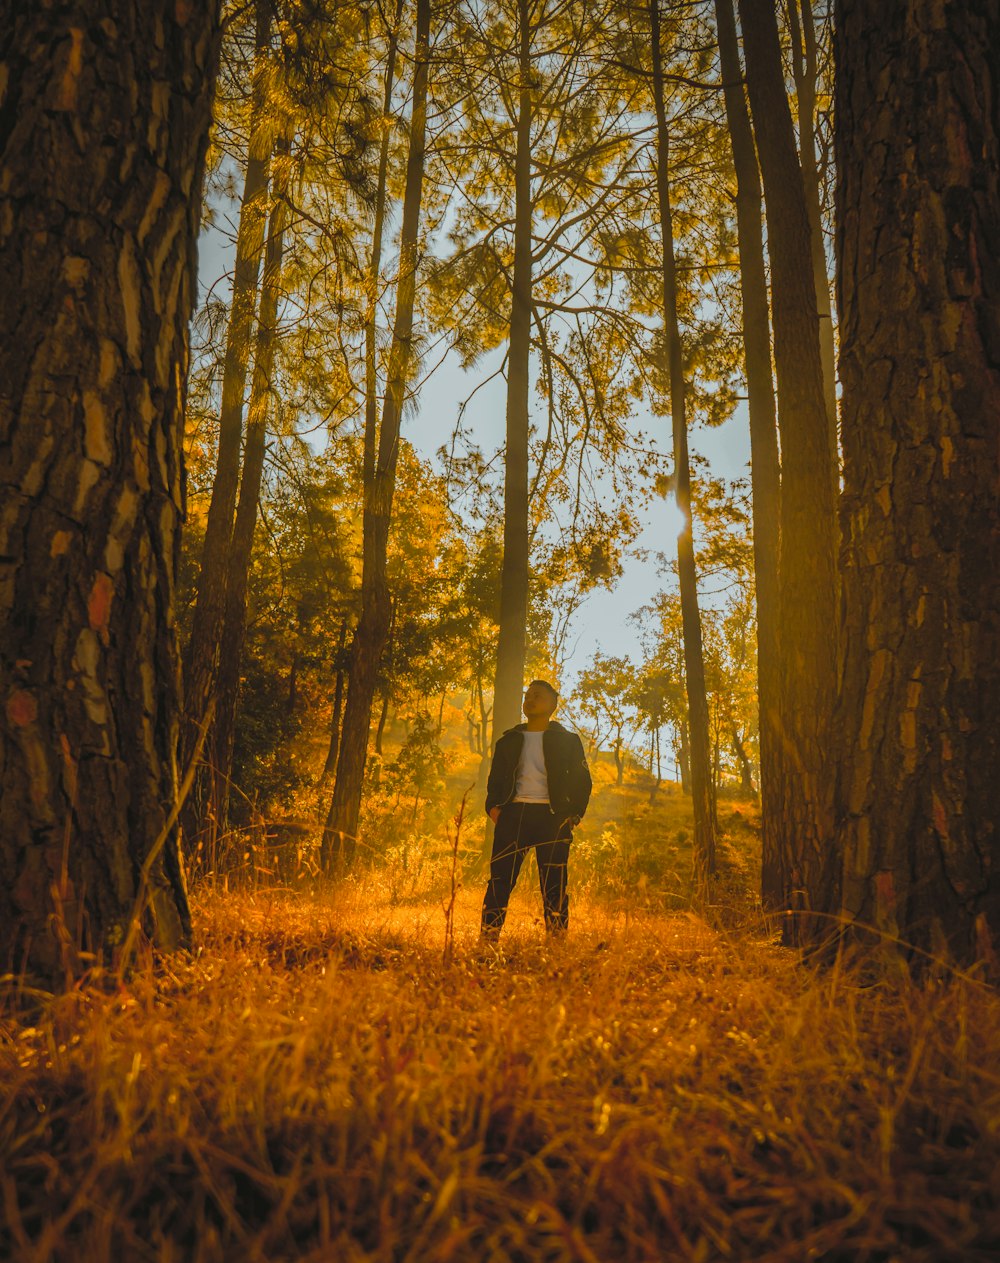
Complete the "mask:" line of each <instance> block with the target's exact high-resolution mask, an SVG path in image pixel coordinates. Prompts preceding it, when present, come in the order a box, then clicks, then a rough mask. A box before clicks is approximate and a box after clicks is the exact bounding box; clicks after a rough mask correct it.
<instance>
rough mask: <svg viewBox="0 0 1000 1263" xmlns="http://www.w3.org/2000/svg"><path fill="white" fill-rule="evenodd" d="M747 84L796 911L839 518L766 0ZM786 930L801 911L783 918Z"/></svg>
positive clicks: (825, 750)
mask: <svg viewBox="0 0 1000 1263" xmlns="http://www.w3.org/2000/svg"><path fill="white" fill-rule="evenodd" d="M739 9H740V18H741V24H742V30H743V49H744V53H745V56H746V66H747V89H748V93H749V97H750V108H751V112H752V114H753V126H754V134H755V136H756V139H757V152H758V155H759V158H760V169H761V176H762V179H763V185H764V200H765V204H766V208H767V249H768V257H769V259H770V264H771V309H772V317H773V327H774V363H775V372H776V376H777V395H778V427H779V433H780V439H781V525H780V534H781V542H780V552H779V565H778V614H779V622H780V626H781V637H782V640H781V682H780V683H781V691H780V695H779V706H778V724H779V734H780V741H781V759H780V763H779V765H778V778H779V784H780V802H779V810H778V811H777V812H776V813H775V815H774V818H773V823H774V830H773V831H772V832H769V833H768V834H767V835H765V840H773V842H774V846H775V853H774V854H768V853H765V855H764V876H763V881H762V887H763V892H764V894H765V898H766V899H767V902H768V903H769V904H771V906H776V907H779V908H792V909H796V910H799V911H801V910H802V909H803V906H804V900H805V899H807V898H808V892H809V891H810V890H813V889H816V888H820V887H823V886H824V885H825V883H826V881H827V879H828V875H829V873H830V871H831V870H832V869H833V868H835V860H834V856H833V854H832V852H831V849H830V838H831V836H832V832H833V819H834V818H833V782H834V777H833V770H832V766H831V761H830V757H829V752H830V750H831V748H832V747H833V739H834V738H833V724H832V715H833V707H834V701H835V696H836V688H837V622H838V610H837V573H836V558H837V520H836V510H835V503H834V485H835V481H836V479H835V474H834V472H833V470H832V469H831V451H830V430H829V418H828V416H827V411H826V399H825V395H824V388H823V367H822V360H821V355H820V344H819V317H818V315H817V309H816V286H815V283H814V279H813V276H814V274H813V264H812V250H811V236H810V226H809V217H808V214H807V211H806V206H805V194H804V191H803V183H802V172H801V169H800V167H799V161H798V157H797V154H796V148H795V135H794V130H793V127H792V119H791V113H790V111H789V107H788V97H787V95H786V93H785V82H784V75H783V71H782V64H781V48H780V44H779V41H778V27H777V19H776V17H775V11H774V5H773V4H772V2H771V0H740V5H739ZM785 924H786V933H788V934H789V935H791V936H792V937H794V936H795V935H796V934H798V932H799V929H800V927H803V928H802V932H803V933H804V934H805V935H806V936H807V937H808V934H809V930H808V928H806V927H804V923H803V920H802V918H786V922H785Z"/></svg>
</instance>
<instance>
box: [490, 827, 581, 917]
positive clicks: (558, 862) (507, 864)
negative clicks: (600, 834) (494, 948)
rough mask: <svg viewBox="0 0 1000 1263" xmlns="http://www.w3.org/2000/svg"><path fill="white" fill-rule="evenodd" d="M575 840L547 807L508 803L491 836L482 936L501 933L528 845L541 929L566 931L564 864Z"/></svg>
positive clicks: (566, 909) (566, 901) (566, 903)
mask: <svg viewBox="0 0 1000 1263" xmlns="http://www.w3.org/2000/svg"><path fill="white" fill-rule="evenodd" d="M572 836H573V831H572V827H571V826H570V824H569V822H568V821H560V820H557V819H556V817H555V816H554V815H553V814H552V812H551V810H550V809H549V805H548V803H507V804H505V806H503V807H501V808H500V819H499V820H498V821H497V824H496V829H495V831H494V834H493V855H492V857H491V859H490V880H489V885H488V886H487V887H486V898H485V899H484V900H483V933H484V934H487V935H492V936H495V935H497V934H499V933H500V931H501V930H502V929H503V923H504V919H505V918H506V916H507V904H508V902H509V901H510V892H511V891H512V890H513V889H514V885H515V883H516V882H517V877H518V874H519V873H520V871H521V865H522V864H523V863H524V859H525V856H526V855H527V854H528V851H529V850H530V849H531V847H534V848H535V858H536V859H537V860H538V884H539V886H541V888H542V907H543V908H544V910H545V928H546V929H547V930H549V931H552V930H565V929H566V927H567V925H568V924H569V895H568V893H567V890H566V865H567V862H568V860H569V844H570V841H571V839H572Z"/></svg>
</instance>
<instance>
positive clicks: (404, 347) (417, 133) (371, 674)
mask: <svg viewBox="0 0 1000 1263" xmlns="http://www.w3.org/2000/svg"><path fill="white" fill-rule="evenodd" d="M429 44H430V0H417V30H416V59H415V67H414V78H413V108H412V114H411V119H410V148H409V153H408V155H407V164H406V186H405V189H404V193H403V217H402V224H401V229H400V262H399V281H398V285H397V290H396V320H395V325H394V328H393V335H392V348H391V351H390V356H389V370H388V377H387V381H386V391H385V400H384V402H383V407H382V424H381V426H380V429H379V441H378V452H377V455H376V464H375V469H374V473H373V476H372V483H371V486H370V488H369V489H368V490H367V491H366V494H365V507H364V522H363V528H362V533H363V544H362V547H363V559H362V578H361V614H360V617H359V619H358V626H357V629H356V630H355V633H354V641H353V645H352V651H351V668H350V674H349V678H348V686H347V705H346V707H345V709H344V726H343V732H342V734H341V741H340V757H339V759H338V762H337V781H336V784H335V786H334V790H333V798H332V801H331V803H330V811H329V813H328V816H327V821H326V827H325V829H324V831H323V846H322V858H323V863H324V867H326V868H328V867H329V866H330V863H331V861H332V858H333V856H334V854H335V853H339V854H340V856H341V857H342V859H343V861H344V862H345V863H347V864H349V863H350V862H351V861H352V860H353V857H354V852H355V848H356V845H357V830H358V818H359V815H360V812H361V791H362V787H363V784H364V773H365V761H366V759H367V756H368V737H369V732H370V729H371V713H372V699H373V698H374V696H375V686H376V683H377V680H378V670H379V664H380V662H381V660H382V653H383V650H384V649H385V645H386V641H387V639H388V636H389V624H390V619H391V613H392V602H391V599H390V594H389V584H388V578H387V575H386V558H387V553H388V544H389V529H390V523H391V519H392V499H393V492H394V489H395V484H396V462H397V458H398V455H399V436H400V422H401V420H402V413H403V401H404V398H405V395H406V380H407V373H408V371H409V366H410V360H411V349H412V340H413V307H414V302H415V299H416V284H417V263H418V259H417V235H418V229H419V226H420V203H421V196H422V192H423V178H424V148H425V134H426V127H427V80H428V61H429V56H430V49H429Z"/></svg>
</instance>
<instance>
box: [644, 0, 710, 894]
mask: <svg viewBox="0 0 1000 1263" xmlns="http://www.w3.org/2000/svg"><path fill="white" fill-rule="evenodd" d="M659 6H660V0H651V2H650V5H649V25H650V37H651V44H652V60H653V76H652V78H653V106H654V110H655V114H656V190H657V196H658V200H659V210H660V229H661V232H662V235H663V327H664V334H665V336H666V342H667V356H668V369H669V374H670V415H671V421H672V427H673V441H674V494H675V495H676V497H677V505H678V507H679V508H680V510H681V512H682V513H683V514H684V521H685V526H684V529H683V530H682V531H681V533H680V534H679V535H678V536H677V574H678V581H679V584H680V594H681V620H682V624H683V629H684V678H685V682H686V686H687V702H688V728H689V734H690V760H691V796H692V800H693V805H694V853H695V862H696V864H697V865H698V867H699V869H700V870H701V873H702V876H707V875H709V874H711V873H714V872H715V811H714V808H713V805H712V753H711V742H710V739H709V730H708V694H707V691H706V688H705V661H704V655H703V652H702V639H701V613H700V611H699V609H698V576H697V573H696V571H695V561H694V536H693V533H692V522H691V471H690V466H689V462H688V431H687V386H686V382H685V379H684V350H683V346H682V344H681V332H680V321H679V318H678V311H677V266H676V261H675V259H674V236H673V233H674V229H673V212H672V208H671V201H670V132H669V128H668V124H667V114H666V100H665V93H664V78H663V60H662V50H661V47H660V11H659Z"/></svg>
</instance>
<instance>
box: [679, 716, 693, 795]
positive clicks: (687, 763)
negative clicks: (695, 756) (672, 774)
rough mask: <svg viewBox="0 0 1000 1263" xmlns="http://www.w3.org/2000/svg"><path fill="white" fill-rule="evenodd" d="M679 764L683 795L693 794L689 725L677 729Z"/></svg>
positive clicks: (682, 725)
mask: <svg viewBox="0 0 1000 1263" xmlns="http://www.w3.org/2000/svg"><path fill="white" fill-rule="evenodd" d="M677 763H678V766H679V768H680V773H681V793H682V794H690V793H691V758H690V752H689V748H688V730H687V724H681V725H680V726H679V727H678V729H677Z"/></svg>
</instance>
